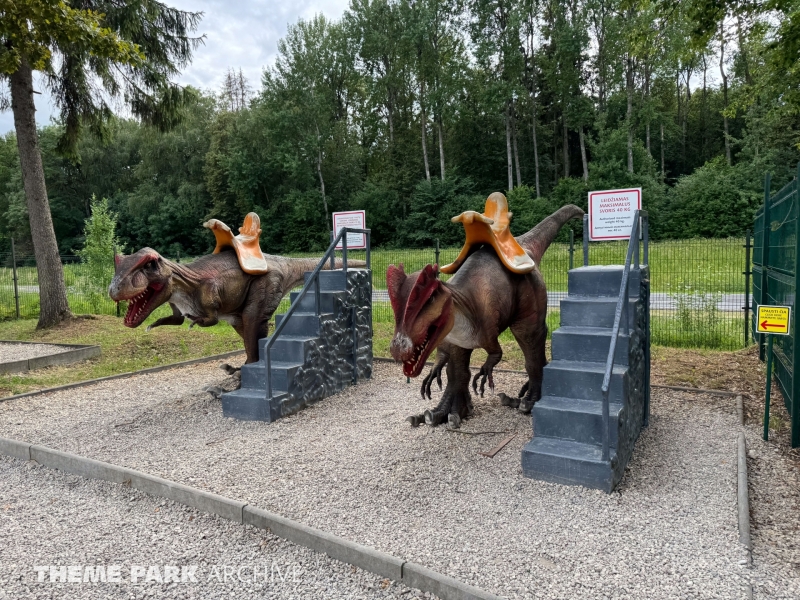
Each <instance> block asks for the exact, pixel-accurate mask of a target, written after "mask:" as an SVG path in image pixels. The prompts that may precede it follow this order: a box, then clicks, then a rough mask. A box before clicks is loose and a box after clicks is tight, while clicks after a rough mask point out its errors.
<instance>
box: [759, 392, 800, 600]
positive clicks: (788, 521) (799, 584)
mask: <svg viewBox="0 0 800 600" xmlns="http://www.w3.org/2000/svg"><path fill="white" fill-rule="evenodd" d="M776 397H777V398H780V401H781V402H782V401H783V399H782V398H781V397H780V396H776ZM776 408H777V407H776ZM775 412H777V410H775ZM745 435H746V437H747V449H748V451H747V453H748V460H747V471H748V482H749V484H750V485H749V487H750V527H751V530H750V534H751V537H752V544H753V592H754V594H753V596H754V597H755V598H776V599H778V598H781V599H782V598H786V599H789V598H792V599H797V598H800V518H798V516H800V468H799V467H798V464H797V462H795V461H793V460H791V459H790V458H789V457H787V456H786V455H785V454H784V453H783V452H782V451H781V450H780V449H779V448H776V447H775V445H774V442H772V443H769V442H765V441H764V440H763V439H762V438H761V436H762V430H761V428H760V427H756V426H755V425H748V426H747V427H746V433H745Z"/></svg>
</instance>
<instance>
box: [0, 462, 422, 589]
mask: <svg viewBox="0 0 800 600" xmlns="http://www.w3.org/2000/svg"><path fill="white" fill-rule="evenodd" d="M0 532H2V534H0V537H1V538H2V540H3V542H2V544H0V600H11V599H12V598H14V599H16V598H26V599H30V600H33V599H39V598H42V599H43V598H54V599H56V598H57V599H59V600H61V599H63V598H69V599H77V598H87V599H92V600H93V599H95V598H126V599H127V598H144V597H148V596H155V597H158V598H204V599H205V598H222V597H225V598H251V597H259V598H264V597H268V598H286V599H289V598H291V599H299V598H308V599H309V600H317V599H323V598H325V599H331V600H340V599H342V598H354V599H356V598H364V599H367V598H370V599H371V598H400V597H402V598H404V599H406V598H422V597H425V598H427V597H429V596H427V595H422V594H421V593H420V592H419V591H418V590H417V591H415V592H412V591H411V590H409V589H408V588H405V587H403V586H400V585H397V584H395V583H392V582H390V581H389V580H382V579H381V578H380V577H379V576H377V575H373V574H372V573H367V572H366V571H362V570H361V569H357V568H355V567H352V566H350V565H346V564H344V563H340V562H337V561H335V560H331V559H330V558H328V557H327V556H325V555H321V554H317V553H315V552H312V551H311V550H307V549H306V548H303V547H301V546H295V545H293V544H290V543H288V542H286V541H284V540H282V539H280V538H278V537H275V536H273V535H271V534H269V533H267V532H265V531H262V530H259V529H255V528H253V527H249V526H242V525H236V524H234V523H231V522H230V521H226V520H225V519H222V518H218V517H214V516H210V515H206V514H204V513H200V512H198V511H196V510H193V509H190V508H186V507H185V506H182V505H180V504H175V503H174V502H171V501H168V500H164V499H161V498H153V497H152V496H148V495H146V494H142V493H140V492H138V491H136V490H131V489H126V488H124V487H122V486H118V485H114V484H110V483H105V482H100V481H92V480H86V479H83V478H81V477H76V476H73V475H68V474H65V473H61V472H59V471H54V470H50V469H45V468H43V467H39V466H32V463H23V462H22V461H18V460H14V459H10V458H0ZM49 565H52V566H53V567H55V569H58V568H59V567H61V566H64V567H67V566H73V565H74V566H79V567H81V575H83V572H84V570H83V567H84V566H91V567H95V566H97V565H103V566H104V567H106V568H108V567H110V566H112V565H119V566H120V567H121V568H120V580H121V581H120V583H110V582H95V583H91V582H87V583H69V582H63V583H62V582H60V581H59V580H58V579H56V581H54V582H52V583H51V582H50V571H49V569H48V570H47V571H45V572H44V574H43V579H44V581H43V582H41V583H40V582H39V581H38V573H37V572H36V570H35V567H38V566H49ZM151 566H156V567H157V569H158V575H159V576H160V577H161V578H162V579H164V577H165V574H166V575H167V576H168V577H167V580H168V581H171V577H169V575H171V573H169V572H167V570H166V568H165V567H167V566H170V567H177V568H178V569H181V570H182V569H183V568H186V571H185V572H186V575H185V576H184V579H185V580H186V581H185V582H180V583H175V582H165V583H159V582H158V581H157V577H156V572H151V571H150V567H151ZM136 567H140V568H142V569H143V570H142V571H138V572H137V571H135V568H136ZM226 567H227V570H226ZM240 569H241V570H240ZM181 572H183V571H181ZM190 572H191V573H192V574H193V575H194V579H195V580H196V582H192V579H191V578H190V577H189V576H188V573H190ZM134 573H138V574H137V581H136V583H134V582H133V575H134ZM148 576H150V578H149V580H148ZM176 577H177V575H176Z"/></svg>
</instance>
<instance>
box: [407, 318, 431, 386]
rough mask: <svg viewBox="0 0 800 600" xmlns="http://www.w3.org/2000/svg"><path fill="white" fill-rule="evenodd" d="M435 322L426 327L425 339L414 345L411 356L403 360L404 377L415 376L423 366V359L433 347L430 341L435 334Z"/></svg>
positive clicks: (424, 359) (426, 357)
mask: <svg viewBox="0 0 800 600" xmlns="http://www.w3.org/2000/svg"><path fill="white" fill-rule="evenodd" d="M437 323H438V320H437ZM437 323H434V324H432V325H431V326H430V327H428V331H427V332H426V333H425V339H424V340H423V341H422V343H420V344H417V345H415V346H414V354H412V355H411V358H409V359H408V360H405V361H403V375H405V376H406V377H416V376H417V375H419V374H420V372H421V371H422V368H423V367H424V366H425V361H426V360H427V359H428V356H430V353H431V352H432V351H433V348H434V346H433V345H432V344H431V341H432V340H433V339H434V337H435V336H436V330H437V329H438V326H437Z"/></svg>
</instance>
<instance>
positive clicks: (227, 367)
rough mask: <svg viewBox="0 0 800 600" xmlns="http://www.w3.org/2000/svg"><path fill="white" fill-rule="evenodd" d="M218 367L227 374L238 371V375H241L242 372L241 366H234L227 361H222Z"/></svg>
mask: <svg viewBox="0 0 800 600" xmlns="http://www.w3.org/2000/svg"><path fill="white" fill-rule="evenodd" d="M219 368H220V369H222V370H223V371H225V372H226V373H227V374H228V375H235V374H236V373H239V375H240V376H241V373H242V368H241V367H234V366H233V365H229V364H228V363H222V364H221V365H220V366H219Z"/></svg>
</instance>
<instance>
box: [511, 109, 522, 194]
mask: <svg viewBox="0 0 800 600" xmlns="http://www.w3.org/2000/svg"><path fill="white" fill-rule="evenodd" d="M514 114H516V111H515V112H514ZM511 141H512V143H513V145H514V164H515V165H516V167H517V187H519V186H521V185H522V171H521V170H520V167H519V151H518V150H517V119H516V118H514V116H513V115H512V117H511Z"/></svg>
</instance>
